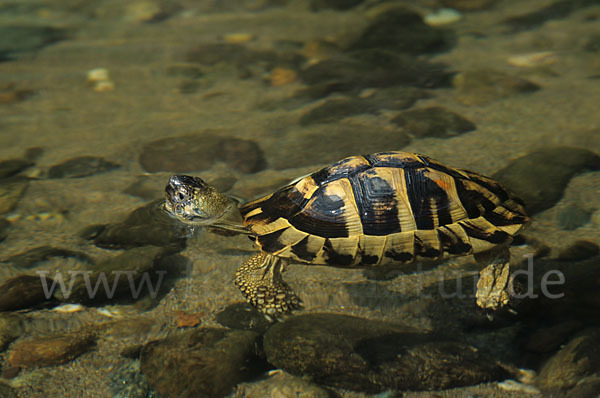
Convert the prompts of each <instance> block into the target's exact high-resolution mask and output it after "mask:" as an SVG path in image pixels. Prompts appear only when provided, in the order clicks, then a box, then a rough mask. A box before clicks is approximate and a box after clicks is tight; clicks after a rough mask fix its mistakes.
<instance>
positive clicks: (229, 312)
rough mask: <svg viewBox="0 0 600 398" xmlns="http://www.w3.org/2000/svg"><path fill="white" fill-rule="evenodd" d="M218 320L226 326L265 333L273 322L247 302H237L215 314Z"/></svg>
mask: <svg viewBox="0 0 600 398" xmlns="http://www.w3.org/2000/svg"><path fill="white" fill-rule="evenodd" d="M215 319H216V321H217V322H218V323H219V324H220V325H223V326H225V327H228V328H231V329H239V330H254V331H255V332H258V333H263V332H264V331H266V330H267V328H268V327H269V326H271V323H270V322H269V321H268V320H267V319H266V318H265V316H264V315H263V314H261V313H260V312H258V311H257V310H256V309H255V308H254V307H251V306H249V305H248V304H246V303H236V304H232V305H230V306H228V307H227V308H225V309H224V310H223V311H221V312H219V313H217V314H216V315H215Z"/></svg>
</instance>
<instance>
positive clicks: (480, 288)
mask: <svg viewBox="0 0 600 398" xmlns="http://www.w3.org/2000/svg"><path fill="white" fill-rule="evenodd" d="M475 260H477V261H478V262H482V263H484V264H488V265H487V266H486V267H485V268H484V269H482V270H481V271H480V272H479V280H478V281H477V292H476V297H477V305H478V306H479V307H481V308H484V309H489V310H492V311H495V310H497V309H498V308H500V307H503V306H505V305H506V304H508V301H509V299H510V295H509V289H510V286H509V284H510V283H511V282H512V281H510V252H509V251H508V248H507V247H502V248H498V249H495V250H490V251H487V252H484V253H478V254H476V255H475Z"/></svg>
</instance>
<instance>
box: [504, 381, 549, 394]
mask: <svg viewBox="0 0 600 398" xmlns="http://www.w3.org/2000/svg"><path fill="white" fill-rule="evenodd" d="M498 387H500V388H501V389H502V390H505V391H515V392H522V393H525V394H540V393H541V391H540V390H539V389H538V388H537V387H536V386H533V385H531V384H523V383H519V382H518V381H516V380H511V379H508V380H504V381H503V382H501V383H498Z"/></svg>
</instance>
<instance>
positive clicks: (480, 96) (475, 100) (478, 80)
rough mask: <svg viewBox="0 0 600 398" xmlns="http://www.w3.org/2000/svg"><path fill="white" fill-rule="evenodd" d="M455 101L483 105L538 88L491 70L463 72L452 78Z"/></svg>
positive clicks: (517, 78)
mask: <svg viewBox="0 0 600 398" xmlns="http://www.w3.org/2000/svg"><path fill="white" fill-rule="evenodd" d="M452 84H453V85H454V87H455V88H456V90H457V91H458V95H457V98H456V99H457V100H458V101H459V102H461V103H463V104H465V105H469V106H471V105H485V104H489V103H491V102H493V101H496V100H499V99H501V98H505V97H508V96H511V95H515V94H521V93H531V92H534V91H537V90H539V88H540V87H539V86H538V85H537V84H535V83H532V82H530V81H528V80H525V79H521V78H519V77H515V76H510V75H507V74H505V73H501V72H496V71H493V70H485V69H481V70H473V71H465V72H461V73H459V74H457V75H456V76H454V79H453V81H452Z"/></svg>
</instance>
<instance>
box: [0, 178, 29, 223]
mask: <svg viewBox="0 0 600 398" xmlns="http://www.w3.org/2000/svg"><path fill="white" fill-rule="evenodd" d="M28 185H29V179H28V178H24V177H20V176H14V177H10V178H6V179H3V180H0V214H5V213H10V212H11V211H13V210H14V209H15V208H16V207H17V205H18V204H19V201H20V200H21V198H22V197H23V195H25V191H26V190H27V187H28Z"/></svg>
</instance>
